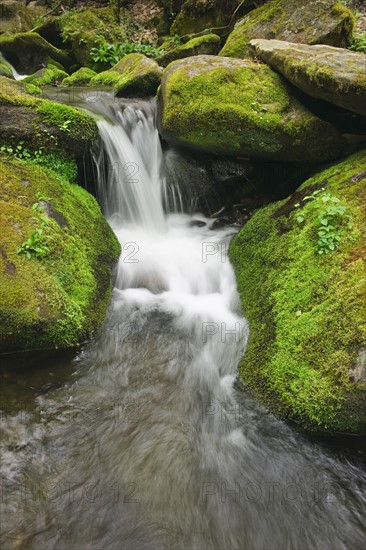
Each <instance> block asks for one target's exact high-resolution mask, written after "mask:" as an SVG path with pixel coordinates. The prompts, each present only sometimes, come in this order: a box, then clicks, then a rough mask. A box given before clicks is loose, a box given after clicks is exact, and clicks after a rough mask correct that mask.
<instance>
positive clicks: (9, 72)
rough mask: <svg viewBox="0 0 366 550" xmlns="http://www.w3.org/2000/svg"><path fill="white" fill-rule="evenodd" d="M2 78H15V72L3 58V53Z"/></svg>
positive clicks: (0, 59)
mask: <svg viewBox="0 0 366 550" xmlns="http://www.w3.org/2000/svg"><path fill="white" fill-rule="evenodd" d="M0 76H6V77H7V78H14V76H13V72H12V70H11V67H10V65H9V63H8V62H7V61H6V59H4V58H3V56H2V55H1V53H0Z"/></svg>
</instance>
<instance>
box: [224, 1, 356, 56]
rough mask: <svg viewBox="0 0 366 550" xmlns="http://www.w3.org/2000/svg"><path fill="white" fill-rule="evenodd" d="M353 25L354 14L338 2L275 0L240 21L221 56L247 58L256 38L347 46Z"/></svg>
mask: <svg viewBox="0 0 366 550" xmlns="http://www.w3.org/2000/svg"><path fill="white" fill-rule="evenodd" d="M353 26H354V17H353V15H352V13H351V11H350V10H348V9H347V8H346V7H345V6H343V5H342V4H340V3H339V2H337V1H335V0H309V1H306V2H304V0H272V1H271V2H268V3H266V4H265V5H264V6H261V7H259V8H257V9H255V10H252V11H251V12H249V14H248V15H246V16H245V17H243V18H242V19H241V20H240V21H238V23H237V24H236V26H235V29H234V30H233V32H232V33H231V34H230V36H229V37H228V39H227V41H226V44H225V45H224V47H223V49H222V50H221V52H220V55H223V56H229V57H240V58H243V57H247V56H248V55H249V50H248V44H249V42H250V40H252V39H256V38H268V39H272V38H276V39H278V40H287V41H289V42H299V43H300V42H301V43H305V44H329V45H330V46H340V47H346V46H347V44H349V42H350V39H351V35H352V30H353Z"/></svg>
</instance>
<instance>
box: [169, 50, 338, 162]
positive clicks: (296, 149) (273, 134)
mask: <svg viewBox="0 0 366 550" xmlns="http://www.w3.org/2000/svg"><path fill="white" fill-rule="evenodd" d="M159 103H160V108H159V110H160V117H159V125H160V130H161V133H162V135H163V137H164V138H165V139H166V140H167V141H169V142H170V143H172V145H178V146H184V147H191V148H195V149H197V150H202V151H206V152H210V153H218V154H224V155H235V156H250V157H266V158H270V159H274V160H285V161H301V162H321V161H327V160H331V159H334V158H337V156H339V154H340V152H341V151H342V149H343V147H344V140H343V138H342V137H341V135H340V134H339V133H338V131H337V130H336V129H335V128H334V127H333V126H331V125H330V124H328V123H327V122H324V121H323V120H320V119H319V118H317V117H316V116H315V115H313V114H312V113H311V112H310V111H308V110H307V109H306V108H305V107H304V106H302V105H301V104H300V103H299V102H298V100H297V99H296V98H295V97H294V96H293V95H292V93H291V91H290V90H289V88H288V87H287V85H286V84H285V81H284V80H283V79H282V77H281V76H279V75H277V74H276V73H275V72H274V71H272V70H271V69H270V68H269V67H267V66H266V65H262V64H258V63H254V62H253V61H251V60H239V59H231V58H223V57H215V56H197V57H190V58H187V59H183V60H181V61H175V62H173V63H171V64H170V65H169V66H168V67H167V69H165V71H164V74H163V79H162V83H161V87H160V92H159Z"/></svg>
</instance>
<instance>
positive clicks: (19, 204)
mask: <svg viewBox="0 0 366 550" xmlns="http://www.w3.org/2000/svg"><path fill="white" fill-rule="evenodd" d="M54 161H55V159H54V158H53V160H52V159H50V163H51V162H52V163H53V164H55V162H54ZM60 163H61V165H62V161H60ZM59 168H60V166H59ZM64 168H65V169H64V170H59V172H61V173H62V172H63V173H64V174H69V175H72V167H71V168H70V166H68V165H66V166H64ZM74 172H75V170H74ZM0 182H1V196H0V202H1V217H0V227H1V239H0V252H1V271H0V304H1V306H0V326H1V331H0V350H1V351H4V350H7V351H12V350H29V349H45V348H47V349H52V348H65V347H70V346H75V345H77V344H79V343H81V342H82V340H83V339H84V338H87V337H89V336H90V335H91V334H92V333H93V331H95V330H96V329H97V327H98V326H99V325H100V323H101V322H102V321H103V319H104V315H105V312H106V309H107V306H108V302H109V298H110V293H111V288H112V267H113V264H114V262H115V261H116V260H117V258H118V256H119V253H120V246H119V243H118V241H117V239H116V237H115V236H114V233H113V232H112V230H111V229H110V227H109V225H108V224H107V222H106V221H105V219H104V217H103V216H102V214H101V212H100V209H99V206H98V204H97V202H96V200H95V199H94V198H93V197H92V196H91V195H90V194H89V193H87V192H86V191H85V190H84V189H82V188H81V187H79V186H78V185H76V184H72V183H70V182H69V181H67V179H65V177H64V176H63V175H59V174H58V173H56V172H54V171H53V170H50V169H47V168H44V167H41V166H38V165H36V164H34V163H32V162H29V161H21V160H17V159H14V158H11V159H10V158H6V157H2V158H1V159H0Z"/></svg>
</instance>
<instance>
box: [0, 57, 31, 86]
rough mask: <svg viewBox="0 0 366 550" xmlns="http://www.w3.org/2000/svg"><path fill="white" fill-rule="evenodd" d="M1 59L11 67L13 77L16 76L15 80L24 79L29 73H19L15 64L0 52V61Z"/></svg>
mask: <svg viewBox="0 0 366 550" xmlns="http://www.w3.org/2000/svg"><path fill="white" fill-rule="evenodd" d="M1 61H5V62H6V63H7V64H8V65H9V67H10V70H11V72H12V74H13V77H14V80H23V79H24V78H26V77H27V76H28V75H27V74H19V73H18V72H17V71H16V70H15V69H14V67H13V65H12V64H11V63H9V61H7V60H6V59H5V57H4V56H3V55H2V53H1V52H0V63H1Z"/></svg>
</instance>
